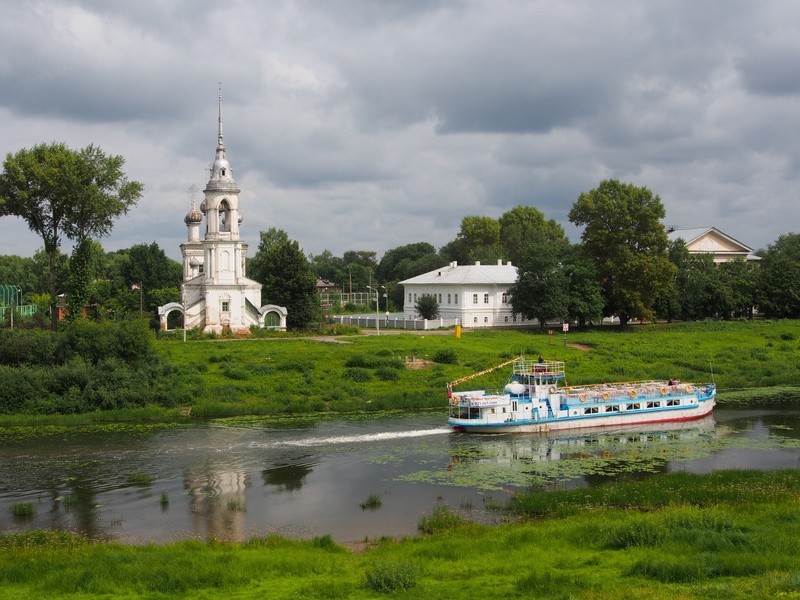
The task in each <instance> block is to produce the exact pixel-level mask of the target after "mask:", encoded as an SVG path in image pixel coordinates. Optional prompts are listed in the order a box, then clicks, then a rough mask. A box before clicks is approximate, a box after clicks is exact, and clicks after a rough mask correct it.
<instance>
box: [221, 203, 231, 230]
mask: <svg viewBox="0 0 800 600" xmlns="http://www.w3.org/2000/svg"><path fill="white" fill-rule="evenodd" d="M230 211H231V207H230V205H229V204H228V201H227V200H223V201H222V202H220V203H219V230H220V231H230V230H231V218H230V217H231V215H230Z"/></svg>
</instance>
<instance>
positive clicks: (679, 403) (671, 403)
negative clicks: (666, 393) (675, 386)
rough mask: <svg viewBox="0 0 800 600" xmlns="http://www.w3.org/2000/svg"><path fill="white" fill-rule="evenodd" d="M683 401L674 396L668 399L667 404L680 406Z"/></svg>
mask: <svg viewBox="0 0 800 600" xmlns="http://www.w3.org/2000/svg"><path fill="white" fill-rule="evenodd" d="M680 405H681V401H680V400H678V399H677V398H673V399H672V400H667V406H680Z"/></svg>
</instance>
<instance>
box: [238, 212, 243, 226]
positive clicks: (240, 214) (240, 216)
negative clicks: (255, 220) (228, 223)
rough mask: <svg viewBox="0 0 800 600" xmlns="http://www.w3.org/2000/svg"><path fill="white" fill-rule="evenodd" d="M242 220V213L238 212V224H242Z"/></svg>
mask: <svg viewBox="0 0 800 600" xmlns="http://www.w3.org/2000/svg"><path fill="white" fill-rule="evenodd" d="M242 220H243V217H242V213H239V219H238V221H239V225H241V224H242Z"/></svg>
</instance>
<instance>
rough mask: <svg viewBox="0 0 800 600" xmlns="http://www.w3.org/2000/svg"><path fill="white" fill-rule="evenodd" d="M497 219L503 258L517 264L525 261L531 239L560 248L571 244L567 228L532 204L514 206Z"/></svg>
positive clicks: (563, 248) (563, 249) (532, 241)
mask: <svg viewBox="0 0 800 600" xmlns="http://www.w3.org/2000/svg"><path fill="white" fill-rule="evenodd" d="M498 223H499V225H500V243H501V244H502V246H503V248H504V257H503V258H505V259H506V260H510V261H511V263H512V264H514V265H517V266H519V265H520V264H521V263H522V260H523V256H524V255H525V254H526V253H527V251H528V246H529V245H530V244H531V243H540V242H545V243H550V244H552V245H554V246H556V248H557V250H559V251H565V250H566V248H568V247H569V246H570V243H569V240H568V239H567V236H566V234H565V233H564V228H563V227H561V225H559V224H558V223H557V222H556V221H555V220H554V219H550V220H547V219H545V218H544V214H543V213H542V211H540V210H539V209H538V208H536V207H533V206H515V207H514V208H512V209H511V210H509V211H506V212H505V213H503V214H502V215H500V218H499V219H498Z"/></svg>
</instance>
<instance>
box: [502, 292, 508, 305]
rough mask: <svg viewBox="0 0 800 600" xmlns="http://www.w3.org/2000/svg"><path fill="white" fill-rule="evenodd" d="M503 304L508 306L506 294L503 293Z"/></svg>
mask: <svg viewBox="0 0 800 600" xmlns="http://www.w3.org/2000/svg"><path fill="white" fill-rule="evenodd" d="M503 304H508V292H503Z"/></svg>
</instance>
